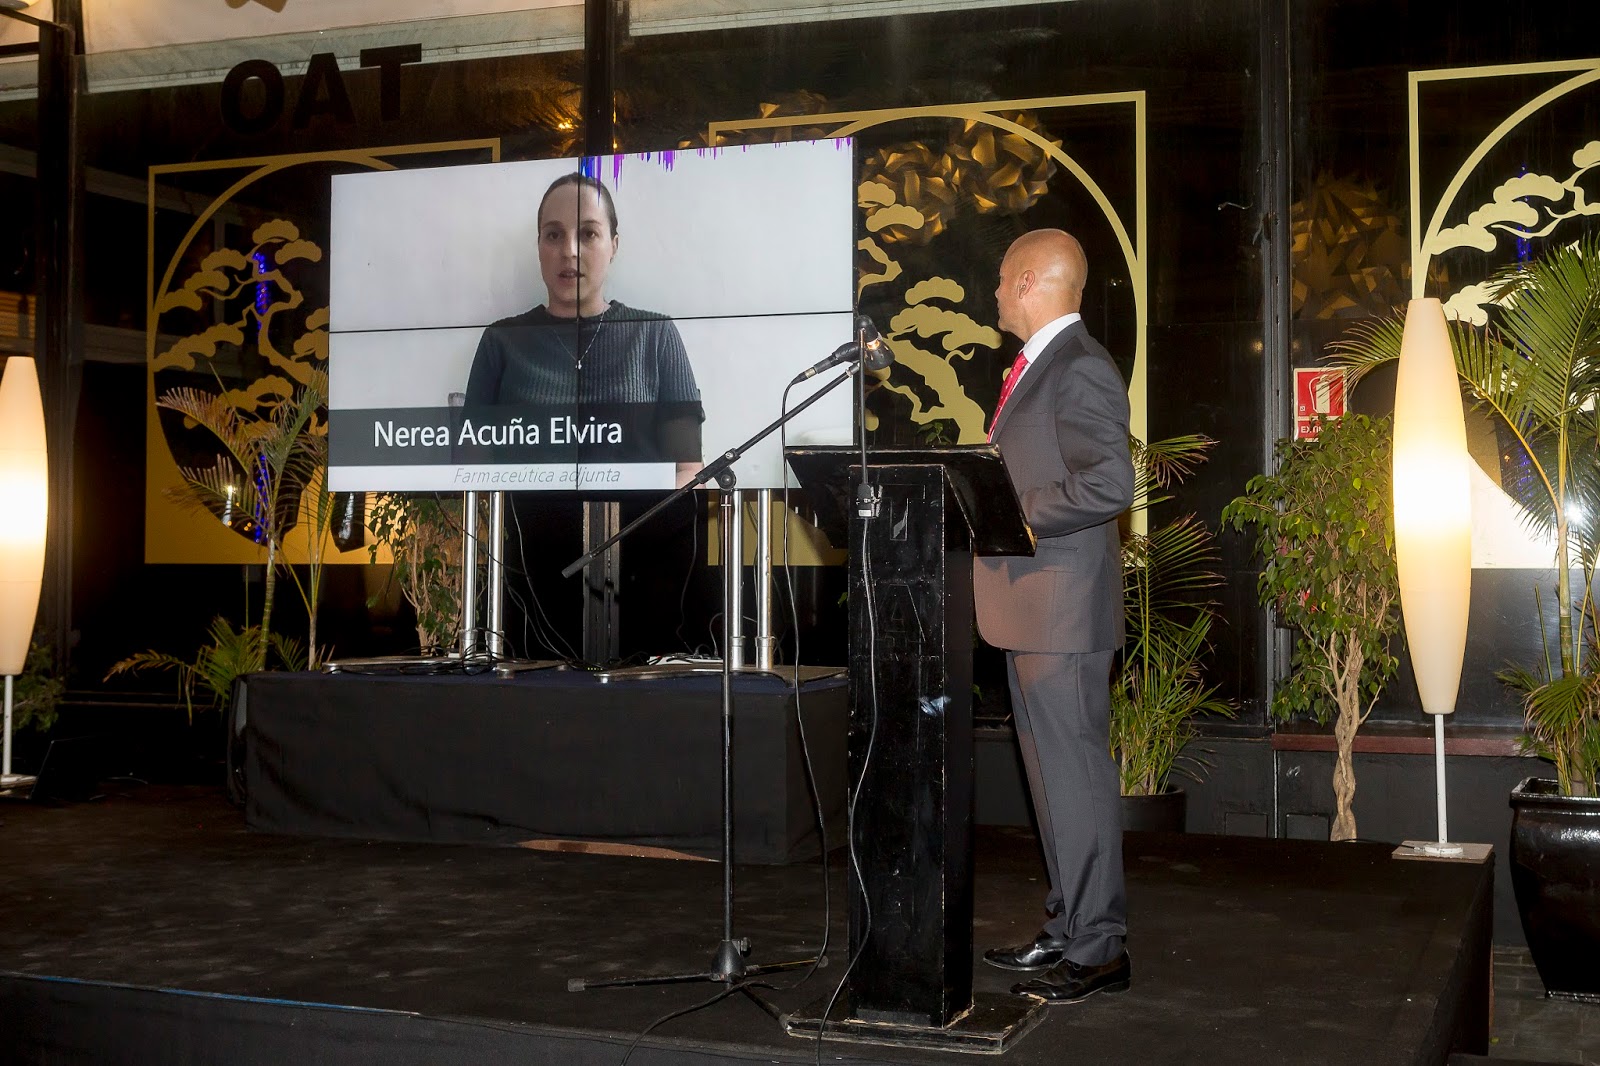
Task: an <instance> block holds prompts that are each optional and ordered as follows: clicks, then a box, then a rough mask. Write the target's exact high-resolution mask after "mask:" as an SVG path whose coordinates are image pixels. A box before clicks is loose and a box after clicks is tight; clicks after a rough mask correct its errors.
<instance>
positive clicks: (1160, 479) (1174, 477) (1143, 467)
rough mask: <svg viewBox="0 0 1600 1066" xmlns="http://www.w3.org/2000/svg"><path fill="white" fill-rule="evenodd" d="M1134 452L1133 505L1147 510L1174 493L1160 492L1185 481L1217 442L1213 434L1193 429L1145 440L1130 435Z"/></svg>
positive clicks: (1131, 447)
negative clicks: (1202, 433)
mask: <svg viewBox="0 0 1600 1066" xmlns="http://www.w3.org/2000/svg"><path fill="white" fill-rule="evenodd" d="M1128 443H1129V447H1130V450H1131V451H1132V453H1133V478H1134V481H1133V507H1132V508H1131V509H1132V510H1134V511H1143V510H1146V509H1148V508H1149V507H1150V506H1152V505H1153V504H1157V503H1163V502H1165V501H1166V500H1168V499H1170V498H1171V497H1169V496H1165V495H1156V492H1157V490H1161V491H1165V490H1167V489H1170V488H1173V487H1174V486H1176V485H1179V484H1181V483H1182V482H1183V481H1184V479H1185V478H1187V477H1188V476H1189V475H1190V474H1192V473H1193V472H1194V471H1195V470H1196V469H1197V468H1199V466H1200V465H1201V464H1202V463H1204V462H1205V461H1206V459H1207V457H1208V456H1209V454H1210V452H1211V449H1212V448H1214V447H1216V444H1217V442H1216V441H1214V440H1212V439H1211V438H1210V437H1207V436H1203V435H1201V434H1198V433H1191V434H1188V435H1186V436H1181V437H1168V438H1167V439H1166V440H1157V441H1150V442H1148V443H1147V442H1145V441H1142V440H1139V439H1138V438H1137V437H1134V438H1130V440H1129V442H1128Z"/></svg>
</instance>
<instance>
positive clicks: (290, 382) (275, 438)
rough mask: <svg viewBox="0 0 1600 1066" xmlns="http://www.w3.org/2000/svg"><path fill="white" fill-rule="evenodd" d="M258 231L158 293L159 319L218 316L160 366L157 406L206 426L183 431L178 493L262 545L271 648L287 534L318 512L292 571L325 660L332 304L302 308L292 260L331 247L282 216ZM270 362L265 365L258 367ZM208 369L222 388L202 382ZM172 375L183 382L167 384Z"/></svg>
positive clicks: (313, 647)
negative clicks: (303, 564)
mask: <svg viewBox="0 0 1600 1066" xmlns="http://www.w3.org/2000/svg"><path fill="white" fill-rule="evenodd" d="M250 239H251V241H252V244H251V247H250V248H248V249H247V250H245V251H239V250H237V249H233V248H219V249H217V250H215V251H213V252H210V253H209V254H207V255H205V256H204V257H203V258H202V259H201V261H200V263H199V266H198V268H197V269H195V270H194V272H193V273H191V274H190V275H189V276H188V278H186V279H185V280H184V281H183V283H182V284H181V285H180V286H178V287H177V288H175V289H172V290H170V291H167V292H165V293H161V294H158V297H157V300H156V303H155V314H156V318H157V322H158V323H159V322H160V321H161V318H162V316H167V315H170V316H173V318H175V319H181V318H184V317H188V318H189V319H190V320H191V321H193V320H195V319H199V320H201V321H205V320H206V319H209V324H206V325H204V326H203V327H202V328H200V329H199V330H198V331H197V332H193V333H191V334H189V335H187V336H184V337H181V338H180V339H178V340H177V341H175V342H173V343H172V344H171V345H170V346H168V347H167V348H166V350H164V351H161V352H159V353H158V354H157V355H156V356H155V358H154V359H153V360H152V363H151V373H152V375H154V376H155V379H156V382H157V385H158V391H157V395H156V406H157V407H158V408H161V409H163V410H165V411H170V412H173V413H175V414H177V415H181V416H182V423H181V425H182V427H183V429H184V430H200V431H203V432H200V433H197V434H192V433H184V434H182V435H181V441H182V447H181V448H175V449H174V452H175V454H174V457H175V458H176V459H177V460H178V468H179V472H180V473H181V474H182V476H183V482H184V483H183V485H181V486H179V487H177V488H174V489H172V490H169V493H168V494H169V496H170V497H171V498H172V499H173V500H174V501H175V502H177V503H179V504H181V505H183V506H186V507H191V508H194V509H197V510H200V511H202V512H205V513H209V514H211V515H213V516H215V517H217V518H219V519H220V520H221V521H222V522H223V523H224V524H225V525H227V526H228V527H229V528H230V529H233V530H234V531H235V532H237V533H240V534H241V535H243V536H246V537H248V538H249V539H251V540H253V541H254V542H255V543H257V544H258V545H260V546H261V548H262V549H263V551H264V554H265V560H266V575H265V587H264V595H263V603H262V607H261V611H262V616H261V623H260V627H259V629H260V640H261V641H262V642H263V643H262V649H261V650H262V654H263V655H264V654H265V642H266V641H267V640H268V639H269V636H270V633H271V619H272V610H273V605H274V590H275V581H276V576H277V570H278V567H279V563H280V562H281V561H282V552H283V544H284V538H285V536H286V535H287V533H288V532H289V530H290V529H292V528H293V527H294V526H295V525H296V523H297V521H298V520H299V519H300V518H301V517H302V515H303V516H304V517H306V518H307V519H308V520H309V521H310V524H311V527H312V528H311V529H310V530H309V535H308V537H307V546H308V553H309V554H308V562H309V563H310V573H309V575H308V579H307V580H306V581H305V582H303V583H302V581H301V578H300V576H299V575H298V574H296V573H295V571H294V570H293V569H290V570H288V573H289V574H290V576H291V578H292V579H293V581H294V583H295V586H296V589H297V590H298V591H299V593H300V596H301V598H302V600H303V601H304V602H305V606H306V610H307V614H308V615H309V618H310V627H311V628H310V634H309V650H310V654H311V659H312V665H315V664H316V661H317V658H318V654H319V649H318V647H317V643H316V639H317V637H316V615H317V598H318V595H317V594H318V588H319V585H320V576H321V567H322V564H323V547H324V543H323V542H324V539H325V534H326V531H327V528H328V524H329V523H330V522H331V519H332V515H333V507H332V500H331V497H330V496H329V494H328V492H327V421H326V415H325V412H324V410H323V405H324V404H325V403H326V398H327V371H326V366H327V357H328V335H327V324H328V309H327V307H326V306H321V307H315V308H312V309H311V310H309V311H305V310H304V305H305V302H306V298H305V294H304V291H303V289H302V287H301V286H300V285H298V284H296V282H295V280H294V279H293V278H292V277H291V276H290V273H289V268H291V267H292V266H293V265H295V264H302V265H304V264H317V263H320V262H321V261H322V249H321V248H320V247H318V246H317V244H315V243H314V242H312V241H309V240H306V239H304V238H302V237H301V236H300V231H299V229H298V227H296V226H295V225H294V223H292V222H289V221H287V220H284V219H273V220H271V221H268V222H265V223H262V224H261V225H259V226H257V227H256V228H255V229H254V231H253V232H252V233H251V235H250ZM185 313H188V314H187V315H185ZM202 364H203V365H202ZM262 367H264V368H265V372H264V373H259V374H258V376H255V377H250V376H249V375H250V374H252V373H257V368H262ZM206 371H209V376H210V378H211V380H212V381H213V382H214V387H207V386H205V385H202V384H199V381H201V380H203V376H204V372H206ZM164 378H165V379H168V380H172V379H174V378H176V379H177V380H179V381H181V384H173V385H170V386H168V387H160V386H161V383H162V381H163V379H164ZM169 443H172V441H171V439H170V436H169Z"/></svg>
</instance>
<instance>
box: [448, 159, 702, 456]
mask: <svg viewBox="0 0 1600 1066" xmlns="http://www.w3.org/2000/svg"><path fill="white" fill-rule="evenodd" d="M538 223H539V236H538V240H539V272H540V273H541V274H542V275H543V276H544V285H545V291H546V302H545V303H543V304H540V305H539V306H537V307H535V308H533V309H532V310H530V311H524V312H523V313H522V314H520V315H516V316H514V317H512V318H506V319H501V320H500V321H499V322H496V323H494V324H493V325H492V326H490V327H488V328H487V329H485V330H484V331H483V337H482V339H481V340H479V342H478V351H477V354H476V355H475V356H474V357H473V360H472V373H471V375H470V376H469V378H468V379H467V395H466V402H467V403H468V404H473V405H477V404H549V405H565V404H571V405H573V406H574V408H575V409H576V410H578V411H579V412H580V413H581V412H582V410H583V409H584V408H587V407H590V406H591V405H596V404H630V405H631V404H652V405H655V406H654V416H653V417H651V418H649V419H646V420H645V421H646V422H647V423H648V424H649V427H650V428H649V432H650V435H651V437H652V439H651V440H650V441H649V442H648V443H649V448H648V451H649V453H650V455H651V458H653V459H656V460H658V461H666V460H672V461H673V462H675V463H676V464H677V473H678V477H677V483H678V484H680V485H681V484H684V483H685V482H687V481H688V480H689V479H690V478H691V477H693V476H694V474H695V472H696V471H697V470H699V469H700V466H701V462H700V423H701V421H702V420H703V419H704V417H705V415H704V411H703V409H702V408H701V406H700V390H699V388H698V387H697V386H696V385H695V380H694V371H693V370H692V369H691V368H690V366H689V355H688V352H686V351H685V350H684V347H683V338H682V337H681V336H679V335H678V329H677V327H676V326H675V325H673V323H672V320H671V319H670V318H668V317H667V316H665V315H661V314H656V313H655V312H653V311H641V310H639V309H638V308H636V307H628V306H625V305H624V304H623V303H622V302H621V301H618V300H610V299H607V298H606V294H605V284H606V274H607V273H608V272H609V270H610V268H611V261H612V258H613V257H614V256H615V255H616V253H617V245H618V238H617V209H616V205H615V204H614V203H613V202H612V199H611V192H610V190H608V189H607V188H606V187H605V186H604V185H603V184H601V183H600V182H599V181H597V180H596V179H594V178H591V177H589V176H588V175H586V174H579V173H572V174H564V175H562V176H561V177H559V178H557V179H556V180H555V181H554V182H552V183H551V184H550V187H549V188H548V189H546V190H545V194H544V198H543V199H541V200H540V201H539V213H538Z"/></svg>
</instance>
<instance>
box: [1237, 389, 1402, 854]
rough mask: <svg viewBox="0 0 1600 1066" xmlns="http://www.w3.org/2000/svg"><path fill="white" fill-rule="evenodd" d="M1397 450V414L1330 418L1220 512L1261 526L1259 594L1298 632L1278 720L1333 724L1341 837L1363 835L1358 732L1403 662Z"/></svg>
mask: <svg viewBox="0 0 1600 1066" xmlns="http://www.w3.org/2000/svg"><path fill="white" fill-rule="evenodd" d="M1390 447H1391V441H1390V433H1389V423H1388V420H1387V419H1372V418H1368V417H1366V416H1365V415H1346V416H1345V417H1344V418H1341V419H1338V420H1337V421H1332V422H1329V421H1324V422H1322V423H1321V428H1320V434H1319V436H1317V437H1314V438H1307V439H1305V440H1297V441H1290V440H1283V441H1279V442H1278V446H1277V470H1276V472H1274V473H1270V474H1261V475H1258V476H1257V477H1253V478H1251V479H1250V482H1249V484H1248V485H1247V486H1246V489H1245V494H1244V495H1243V496H1240V497H1238V498H1237V499H1235V500H1234V501H1233V502H1232V503H1230V504H1228V506H1227V507H1226V508H1224V509H1223V512H1222V517H1223V521H1224V522H1228V523H1231V524H1232V526H1233V527H1234V528H1235V529H1244V528H1245V527H1246V526H1249V527H1251V528H1252V529H1254V530H1255V532H1256V542H1255V551H1256V554H1257V555H1258V556H1259V557H1260V558H1261V560H1262V562H1263V564H1264V565H1263V568H1262V571H1261V576H1260V578H1259V579H1258V581H1257V585H1256V592H1257V595H1258V596H1259V597H1260V600H1261V603H1262V605H1263V606H1269V607H1271V608H1272V609H1273V610H1274V611H1275V612H1276V614H1277V617H1278V620H1279V622H1280V623H1281V624H1283V625H1286V626H1288V627H1290V628H1292V629H1293V630H1294V631H1295V633H1296V637H1297V639H1296V641H1295V646H1294V656H1293V659H1292V662H1291V665H1290V674H1289V677H1288V679H1287V680H1286V681H1285V683H1284V684H1283V685H1281V686H1280V687H1279V689H1278V691H1277V694H1276V695H1275V697H1274V698H1273V702H1272V713H1273V715H1274V717H1277V718H1280V719H1288V718H1292V717H1296V716H1307V717H1310V718H1311V719H1313V720H1314V721H1316V722H1318V723H1319V724H1326V723H1327V722H1328V721H1329V720H1330V719H1331V720H1332V721H1333V734H1334V738H1335V741H1336V744H1337V755H1336V757H1335V761H1334V768H1333V794H1334V801H1335V806H1336V810H1335V813H1334V820H1333V825H1332V827H1331V830H1330V832H1329V838H1330V839H1332V840H1354V839H1355V838H1356V815H1355V794H1356V775H1355V759H1354V752H1355V739H1356V732H1357V731H1358V730H1359V729H1360V728H1361V723H1362V722H1364V721H1366V719H1367V715H1369V714H1370V713H1372V705H1373V703H1374V702H1376V700H1377V698H1378V694H1379V693H1380V692H1381V691H1382V690H1383V686H1384V685H1385V684H1386V683H1387V682H1388V680H1389V678H1390V677H1391V676H1393V674H1394V671H1395V666H1396V660H1395V658H1394V656H1392V655H1390V654H1389V646H1388V642H1389V638H1390V636H1391V635H1393V633H1394V632H1395V629H1396V628H1397V627H1398V625H1399V621H1400V613H1399V610H1398V606H1397V601H1398V599H1399V595H1400V588H1399V578H1398V576H1397V574H1396V572H1395V561H1394V531H1393V528H1392V525H1393V522H1392V516H1391V513H1390V499H1389V492H1390V489H1389V484H1390V462H1391V459H1390Z"/></svg>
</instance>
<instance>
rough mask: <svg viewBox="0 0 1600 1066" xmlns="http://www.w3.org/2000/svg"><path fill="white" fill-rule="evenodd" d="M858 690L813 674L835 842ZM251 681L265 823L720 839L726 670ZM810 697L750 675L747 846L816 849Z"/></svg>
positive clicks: (766, 858)
mask: <svg viewBox="0 0 1600 1066" xmlns="http://www.w3.org/2000/svg"><path fill="white" fill-rule="evenodd" d="M847 694H848V690H847V687H846V685H845V684H844V682H843V679H837V680H830V681H822V682H815V683H812V684H808V685H805V686H803V687H802V689H801V690H800V708H801V711H802V712H803V714H804V716H805V723H806V739H807V740H808V741H809V743H810V748H811V756H812V760H813V765H814V768H815V772H816V777H817V785H818V789H819V791H820V793H821V795H822V798H823V811H824V815H825V818H826V824H827V828H828V841H829V846H830V847H832V846H835V845H837V844H838V843H839V842H841V841H842V840H843V838H844V798H845V774H846V771H845V733H846V719H847ZM244 696H245V698H244V700H243V704H242V707H243V714H244V758H243V766H244V777H245V785H246V789H247V792H246V803H245V811H246V818H247V821H248V823H249V825H250V826H251V828H253V829H259V830H264V831H268V832H275V833H294V834H304V835H310V836H342V837H364V838H372V839H387V840H412V841H438V842H451V843H462V842H479V843H492V844H511V843H516V842H519V841H525V840H530V839H549V838H560V839H584V840H598V841H608V842H615V843H627V844H640V845H649V846H655V847H666V848H674V849H677V850H681V851H687V852H692V853H695V854H700V855H707V856H717V855H720V852H721V841H722V832H721V825H722V821H721V819H722V770H721V754H720V752H721V721H722V719H721V689H720V682H719V679H717V678H715V677H707V678H683V679H673V680H668V681H628V682H614V683H612V684H609V685H602V684H600V683H599V682H597V681H595V680H594V678H592V677H590V676H589V675H587V674H583V673H574V672H566V671H543V672H538V673H532V674H524V675H522V676H521V677H519V678H517V679H515V680H501V679H498V678H495V677H493V676H492V675H482V676H477V677H465V676H459V675H457V676H437V677H416V676H406V677H393V676H385V677H377V676H370V675H368V676H354V675H348V674H285V673H264V674H256V675H253V676H252V677H251V678H250V679H249V680H248V683H247V685H246V689H245V693H244ZM795 696H796V692H795V690H794V689H793V688H792V687H790V686H789V685H787V684H784V683H783V682H780V681H777V680H775V679H771V678H739V679H736V681H735V688H734V758H733V772H734V803H733V805H734V857H735V860H736V861H738V862H750V863H783V862H792V861H796V860H799V859H804V858H807V857H809V856H812V855H815V854H817V851H818V837H817V831H816V825H815V818H814V816H813V811H812V802H811V796H810V792H809V790H808V788H807V784H806V778H805V769H804V764H803V762H802V760H801V750H800V736H799V730H798V728H797V725H796V720H795V713H794V707H795Z"/></svg>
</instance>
